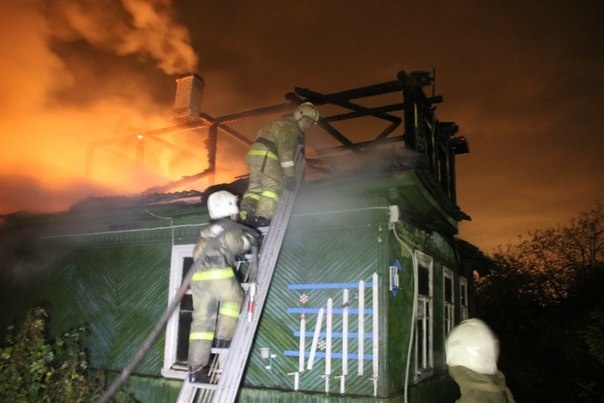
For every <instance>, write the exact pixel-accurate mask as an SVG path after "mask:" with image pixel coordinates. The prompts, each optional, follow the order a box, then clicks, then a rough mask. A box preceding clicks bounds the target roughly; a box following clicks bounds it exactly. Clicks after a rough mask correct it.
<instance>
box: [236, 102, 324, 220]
mask: <svg viewBox="0 0 604 403" xmlns="http://www.w3.org/2000/svg"><path fill="white" fill-rule="evenodd" d="M318 120H319V111H318V109H317V107H316V106H315V105H313V104H312V103H310V102H304V103H302V104H300V105H298V107H297V108H296V110H295V111H294V113H293V117H288V118H284V119H282V120H277V121H275V122H272V123H270V124H268V125H267V126H265V127H263V128H262V129H260V130H259V131H258V135H257V137H256V142H255V143H254V144H252V146H251V148H250V151H249V152H248V154H247V157H246V161H247V164H248V167H249V171H250V183H249V186H248V189H247V191H246V192H245V194H244V195H243V198H242V200H241V218H242V220H243V222H244V223H246V224H248V225H251V226H253V227H262V226H266V225H268V224H269V222H270V220H271V218H272V217H273V213H274V212H275V209H276V207H277V203H279V197H280V196H281V191H282V190H283V187H285V188H287V189H288V190H293V189H295V187H296V177H295V171H296V170H295V166H294V161H295V158H296V151H297V150H298V147H299V146H304V132H306V130H307V129H308V128H309V127H310V126H312V125H315V124H317V121H318Z"/></svg>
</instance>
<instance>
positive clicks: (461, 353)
mask: <svg viewBox="0 0 604 403" xmlns="http://www.w3.org/2000/svg"><path fill="white" fill-rule="evenodd" d="M445 354H446V357H447V365H448V366H450V367H455V366H462V367H466V368H468V369H471V370H472V371H474V372H478V373H480V374H487V375H495V374H496V373H497V359H498V358H499V340H497V337H496V336H495V334H494V333H493V331H492V330H491V329H490V328H489V327H488V326H487V325H486V324H485V323H484V322H483V321H482V320H480V319H475V318H474V319H468V320H464V321H463V322H461V323H459V324H458V325H457V326H455V328H453V330H451V333H449V336H447V341H446V342H445Z"/></svg>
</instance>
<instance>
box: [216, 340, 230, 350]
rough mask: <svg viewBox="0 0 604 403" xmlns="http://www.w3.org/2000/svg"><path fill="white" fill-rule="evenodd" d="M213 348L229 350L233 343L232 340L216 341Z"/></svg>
mask: <svg viewBox="0 0 604 403" xmlns="http://www.w3.org/2000/svg"><path fill="white" fill-rule="evenodd" d="M212 347H215V348H229V347H231V341H230V340H223V339H214V342H213V343H212Z"/></svg>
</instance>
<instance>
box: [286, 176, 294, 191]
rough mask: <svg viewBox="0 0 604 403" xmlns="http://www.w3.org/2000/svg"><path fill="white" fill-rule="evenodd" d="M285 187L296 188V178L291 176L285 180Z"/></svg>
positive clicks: (288, 188)
mask: <svg viewBox="0 0 604 403" xmlns="http://www.w3.org/2000/svg"><path fill="white" fill-rule="evenodd" d="M285 188H286V189H287V190H289V191H292V190H295V189H296V178H294V177H293V176H292V177H290V178H287V179H286V180H285Z"/></svg>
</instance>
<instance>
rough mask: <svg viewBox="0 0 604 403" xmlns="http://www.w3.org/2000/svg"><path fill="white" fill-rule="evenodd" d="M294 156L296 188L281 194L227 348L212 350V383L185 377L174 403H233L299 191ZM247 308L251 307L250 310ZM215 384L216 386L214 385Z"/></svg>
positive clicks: (299, 167)
mask: <svg viewBox="0 0 604 403" xmlns="http://www.w3.org/2000/svg"><path fill="white" fill-rule="evenodd" d="M297 154H298V156H297V158H296V188H295V189H294V190H293V191H288V190H286V189H284V190H283V193H282V194H281V200H280V202H279V205H278V206H277V210H276V211H275V214H274V216H273V218H272V220H271V224H270V227H269V228H268V232H267V233H266V235H265V237H264V239H263V241H262V245H261V247H260V251H259V252H258V257H257V258H258V261H257V262H253V263H257V274H256V275H257V277H256V279H251V282H250V283H248V284H246V285H245V286H244V288H245V289H246V293H245V299H244V302H243V310H242V314H241V316H240V317H239V321H238V322H237V327H236V329H235V333H234V334H233V340H232V341H231V345H230V348H228V349H222V348H221V349H218V348H213V349H212V356H213V357H214V360H213V362H212V363H211V365H210V379H211V382H212V383H192V382H190V381H189V377H188V376H187V377H185V381H184V383H183V386H182V389H181V390H180V394H179V395H178V400H177V403H190V402H193V401H200V402H204V403H205V402H215V403H229V402H235V399H236V398H237V393H238V391H239V385H240V384H241V379H242V377H243V372H244V371H245V367H246V363H247V360H248V357H249V354H250V350H251V348H252V342H253V340H254V336H255V334H256V330H257V329H258V324H259V322H260V316H261V315H262V311H263V309H264V302H265V300H266V297H267V295H268V290H269V287H270V284H271V281H272V278H273V272H274V270H275V266H276V264H277V259H278V257H279V252H280V250H281V245H282V243H283V237H284V236H285V231H286V229H287V224H288V222H289V217H290V215H291V212H292V209H293V206H294V202H295V199H296V194H297V192H298V187H299V186H300V183H301V182H302V180H303V176H304V162H305V161H304V157H303V155H302V152H298V153H297ZM254 280H255V281H254ZM247 307H250V309H248V308H247ZM246 309H248V311H247V313H246V312H245V311H246ZM251 309H253V310H251ZM216 381H217V383H213V382H216ZM196 399H197V400H196Z"/></svg>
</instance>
